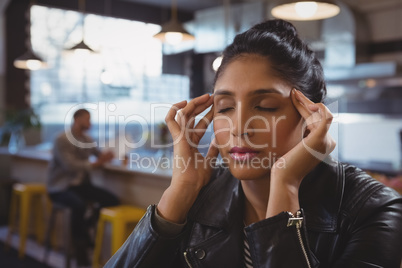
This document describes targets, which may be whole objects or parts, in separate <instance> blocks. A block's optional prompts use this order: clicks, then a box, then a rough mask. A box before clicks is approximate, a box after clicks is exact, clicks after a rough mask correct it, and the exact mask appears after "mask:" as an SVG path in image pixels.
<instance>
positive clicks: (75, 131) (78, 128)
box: [71, 125, 84, 137]
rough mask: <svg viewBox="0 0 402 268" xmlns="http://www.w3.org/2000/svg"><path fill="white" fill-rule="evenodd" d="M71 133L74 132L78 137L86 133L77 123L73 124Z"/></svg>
mask: <svg viewBox="0 0 402 268" xmlns="http://www.w3.org/2000/svg"><path fill="white" fill-rule="evenodd" d="M71 133H73V135H74V136H76V137H81V136H82V135H84V131H82V129H81V128H80V127H79V126H77V125H73V126H72V127H71Z"/></svg>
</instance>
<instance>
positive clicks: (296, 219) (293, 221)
mask: <svg viewBox="0 0 402 268" xmlns="http://www.w3.org/2000/svg"><path fill="white" fill-rule="evenodd" d="M288 214H289V216H290V218H289V220H288V225H287V226H288V227H289V226H293V225H295V226H296V232H297V237H298V238H299V243H300V246H301V249H302V251H303V255H304V258H305V259H306V263H307V267H308V268H311V264H310V260H309V259H308V255H307V251H306V248H305V247H304V243H303V239H302V235H301V230H300V229H301V226H302V222H303V217H302V216H301V211H300V210H299V211H297V212H296V217H295V216H294V215H293V214H292V213H291V212H288Z"/></svg>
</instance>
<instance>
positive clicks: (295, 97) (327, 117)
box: [267, 89, 336, 217]
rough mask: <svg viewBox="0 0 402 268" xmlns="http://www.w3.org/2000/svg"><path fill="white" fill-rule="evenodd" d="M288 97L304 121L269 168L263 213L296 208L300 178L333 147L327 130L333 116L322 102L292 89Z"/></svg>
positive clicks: (269, 214) (333, 144)
mask: <svg viewBox="0 0 402 268" xmlns="http://www.w3.org/2000/svg"><path fill="white" fill-rule="evenodd" d="M291 100H292V102H293V104H294V106H295V107H296V109H297V110H298V112H299V113H300V115H301V116H302V117H303V119H304V121H305V124H304V125H305V128H303V131H304V135H303V138H302V140H301V141H300V142H299V143H298V144H297V145H296V146H295V147H293V148H292V149H291V150H290V151H289V152H287V153H286V154H285V155H283V156H282V157H281V158H280V159H279V160H278V161H277V162H276V163H275V164H274V165H273V167H272V169H271V183H270V195H269V201H268V208H267V217H271V216H274V215H276V214H278V213H280V212H282V211H291V212H295V211H297V210H299V208H300V205H299V199H298V192H299V187H300V183H301V182H302V180H303V178H304V177H305V176H306V175H307V174H308V173H309V172H310V171H311V170H312V169H313V168H314V167H315V166H317V165H318V164H319V163H320V162H321V161H323V160H324V159H325V158H326V157H327V156H328V155H329V154H330V153H331V152H332V151H333V150H334V148H335V146H336V142H335V141H334V140H333V139H332V137H331V136H330V134H329V133H328V130H329V127H330V125H331V123H332V119H333V116H332V114H331V112H330V111H329V109H328V108H327V107H326V106H325V105H324V104H323V103H314V102H312V101H310V100H309V99H308V98H307V97H305V96H304V95H303V94H302V93H301V92H300V91H297V90H296V89H293V90H292V92H291Z"/></svg>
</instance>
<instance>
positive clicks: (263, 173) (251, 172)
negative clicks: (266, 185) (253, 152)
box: [229, 162, 271, 180]
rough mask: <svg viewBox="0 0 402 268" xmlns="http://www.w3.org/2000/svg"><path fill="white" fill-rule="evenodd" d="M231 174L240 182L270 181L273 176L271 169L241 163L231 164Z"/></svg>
mask: <svg viewBox="0 0 402 268" xmlns="http://www.w3.org/2000/svg"><path fill="white" fill-rule="evenodd" d="M229 170H230V173H231V174H232V175H233V176H234V177H235V178H237V179H238V180H257V179H268V178H269V177H270V174H271V169H270V168H263V167H253V166H251V165H247V164H244V165H241V163H238V162H237V163H230V164H229Z"/></svg>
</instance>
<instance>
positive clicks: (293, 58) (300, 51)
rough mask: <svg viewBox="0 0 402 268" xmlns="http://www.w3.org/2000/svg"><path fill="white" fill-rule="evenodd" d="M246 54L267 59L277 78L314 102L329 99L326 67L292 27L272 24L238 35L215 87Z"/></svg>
mask: <svg viewBox="0 0 402 268" xmlns="http://www.w3.org/2000/svg"><path fill="white" fill-rule="evenodd" d="M244 54H258V55H261V56H264V57H267V58H268V59H269V61H270V62H271V67H272V68H273V69H274V70H275V72H276V75H278V76H279V77H281V78H283V79H285V80H287V81H289V82H290V83H291V84H292V86H293V87H295V88H296V89H298V90H300V91H301V92H303V94H304V95H306V96H307V97H308V98H309V99H310V100H312V101H313V102H322V101H323V99H324V98H325V95H326V92H327V89H326V85H325V80H324V72H323V69H322V66H321V64H320V62H319V61H318V59H317V58H316V56H315V53H314V52H313V51H312V50H310V49H309V48H308V46H307V44H306V43H304V42H303V41H302V40H301V39H300V38H299V36H298V34H297V31H296V28H295V27H294V26H293V25H292V24H291V23H289V22H287V21H284V20H278V19H275V20H268V21H265V22H262V23H260V24H257V25H255V26H253V27H252V28H250V29H249V30H247V31H246V32H244V33H241V34H238V35H237V36H236V37H235V39H234V40H233V43H232V44H231V45H229V46H228V47H227V48H226V49H225V50H224V52H223V59H222V63H221V66H220V67H219V69H218V71H217V72H216V75H215V83H216V81H217V79H218V78H219V76H220V75H221V74H222V73H223V72H224V70H225V68H226V66H227V65H228V64H229V63H231V62H232V61H233V60H235V59H237V58H238V57H239V56H243V55H244Z"/></svg>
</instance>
